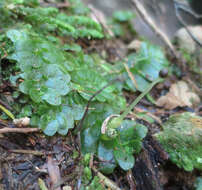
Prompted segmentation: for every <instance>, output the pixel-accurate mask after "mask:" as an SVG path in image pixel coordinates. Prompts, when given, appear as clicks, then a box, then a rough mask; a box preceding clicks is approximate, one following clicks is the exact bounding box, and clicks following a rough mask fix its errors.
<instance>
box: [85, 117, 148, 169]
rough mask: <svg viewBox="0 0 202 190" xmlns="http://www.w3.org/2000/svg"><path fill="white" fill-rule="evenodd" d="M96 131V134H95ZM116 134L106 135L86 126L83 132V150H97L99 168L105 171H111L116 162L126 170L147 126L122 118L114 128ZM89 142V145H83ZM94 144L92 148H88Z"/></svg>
mask: <svg viewBox="0 0 202 190" xmlns="http://www.w3.org/2000/svg"><path fill="white" fill-rule="evenodd" d="M96 132H97V134H96ZM116 132H117V133H116V136H115V137H114V138H113V137H111V138H109V137H106V135H105V134H101V133H100V132H98V130H96V129H94V128H90V129H89V128H87V129H86V130H85V131H84V134H83V142H82V144H84V148H83V150H84V151H85V152H89V151H90V152H91V151H96V150H97V151H98V156H99V158H100V159H101V160H102V161H101V164H100V169H101V170H102V171H103V172H105V173H111V172H112V171H113V169H114V168H115V167H116V164H118V165H119V166H120V167H121V168H122V169H124V170H128V169H130V168H132V167H133V165H134V162H135V160H134V156H133V154H134V153H139V151H140V150H141V142H142V139H143V138H144V137H145V136H146V134H147V128H146V127H145V126H143V125H140V124H137V123H135V122H133V121H129V120H124V121H123V122H122V124H121V126H119V127H118V128H117V129H116ZM87 143H90V146H89V144H88V146H85V145H86V144H87ZM92 145H94V150H91V149H89V147H92Z"/></svg>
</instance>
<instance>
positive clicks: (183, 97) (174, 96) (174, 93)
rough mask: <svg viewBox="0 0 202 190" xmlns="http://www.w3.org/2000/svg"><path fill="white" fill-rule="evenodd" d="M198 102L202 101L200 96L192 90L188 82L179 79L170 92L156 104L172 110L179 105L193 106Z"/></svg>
mask: <svg viewBox="0 0 202 190" xmlns="http://www.w3.org/2000/svg"><path fill="white" fill-rule="evenodd" d="M198 103H200V98H199V96H198V95H197V94H195V93H194V92H191V90H190V88H189V86H188V84H187V83H186V82H184V81H179V82H177V83H175V84H173V85H171V87H170V90H169V92H168V93H167V94H166V95H165V96H162V97H160V98H159V99H158V100H157V102H156V105H157V106H161V107H164V108H165V109H169V110H171V109H174V108H176V107H178V106H179V107H184V106H188V107H193V105H195V104H198Z"/></svg>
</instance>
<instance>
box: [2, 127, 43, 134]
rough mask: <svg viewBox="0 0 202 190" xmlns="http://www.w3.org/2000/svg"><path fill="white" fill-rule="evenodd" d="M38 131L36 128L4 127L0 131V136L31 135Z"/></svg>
mask: <svg viewBox="0 0 202 190" xmlns="http://www.w3.org/2000/svg"><path fill="white" fill-rule="evenodd" d="M39 131H40V129H38V128H9V127H4V128H2V129H0V134H3V133H33V132H39Z"/></svg>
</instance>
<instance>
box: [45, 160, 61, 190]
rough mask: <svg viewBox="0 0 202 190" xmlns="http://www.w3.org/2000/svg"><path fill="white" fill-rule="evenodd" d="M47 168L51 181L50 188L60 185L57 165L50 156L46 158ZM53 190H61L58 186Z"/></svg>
mask: <svg viewBox="0 0 202 190" xmlns="http://www.w3.org/2000/svg"><path fill="white" fill-rule="evenodd" d="M47 167H48V173H49V176H50V179H51V183H52V187H54V186H55V185H57V184H59V183H60V181H61V176H60V169H59V167H58V164H57V163H56V162H55V161H54V160H53V158H52V157H51V156H48V162H47ZM54 189H55V190H61V188H60V186H59V187H56V188H54Z"/></svg>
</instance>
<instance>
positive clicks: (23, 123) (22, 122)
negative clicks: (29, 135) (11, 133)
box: [13, 117, 30, 127]
mask: <svg viewBox="0 0 202 190" xmlns="http://www.w3.org/2000/svg"><path fill="white" fill-rule="evenodd" d="M13 123H14V124H15V125H17V126H19V127H27V126H28V125H29V124H30V118H29V117H22V118H19V119H14V120H13Z"/></svg>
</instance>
